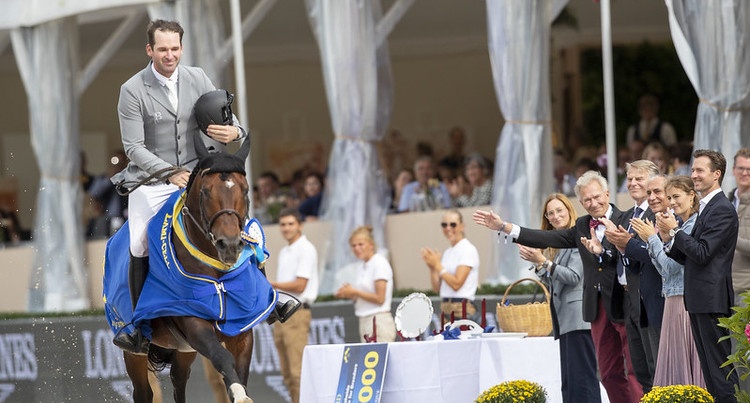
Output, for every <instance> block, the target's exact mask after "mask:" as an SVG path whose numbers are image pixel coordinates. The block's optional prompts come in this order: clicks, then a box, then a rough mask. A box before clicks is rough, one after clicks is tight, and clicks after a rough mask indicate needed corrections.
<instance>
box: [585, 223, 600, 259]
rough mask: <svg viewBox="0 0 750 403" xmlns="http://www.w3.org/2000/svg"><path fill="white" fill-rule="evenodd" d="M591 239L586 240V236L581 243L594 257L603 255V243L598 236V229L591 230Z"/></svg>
mask: <svg viewBox="0 0 750 403" xmlns="http://www.w3.org/2000/svg"><path fill="white" fill-rule="evenodd" d="M590 232H591V238H586V237H584V236H582V237H581V243H582V244H583V246H584V247H585V248H586V250H588V251H589V252H591V253H592V254H594V255H597V256H598V255H601V254H602V251H604V247H602V243H601V242H600V241H599V238H598V237H597V236H596V229H595V228H591V231H590Z"/></svg>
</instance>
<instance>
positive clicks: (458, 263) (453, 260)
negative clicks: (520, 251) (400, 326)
mask: <svg viewBox="0 0 750 403" xmlns="http://www.w3.org/2000/svg"><path fill="white" fill-rule="evenodd" d="M440 226H441V227H442V228H443V235H444V236H445V238H446V239H447V240H448V243H449V244H450V248H448V249H446V250H445V252H443V253H442V254H441V253H440V252H438V251H437V250H436V249H432V248H422V251H421V252H422V259H423V260H424V262H425V263H426V264H427V267H429V269H430V282H431V283H432V289H433V290H435V291H436V292H438V293H440V297H441V299H442V303H441V304H440V310H441V311H442V313H443V322H450V321H451V314H452V315H453V318H452V319H455V320H459V319H462V315H463V304H464V303H466V317H467V319H472V320H474V321H477V320H479V319H480V318H478V317H477V315H476V313H477V311H476V307H475V306H474V303H473V301H474V297H475V295H476V293H477V287H478V286H479V252H477V248H476V247H475V246H474V245H472V243H471V242H469V240H468V239H466V236H465V234H464V222H463V217H462V216H461V213H460V212H459V211H458V210H455V209H453V210H448V211H446V212H445V214H443V219H442V221H441V222H440Z"/></svg>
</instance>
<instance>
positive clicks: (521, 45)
mask: <svg viewBox="0 0 750 403" xmlns="http://www.w3.org/2000/svg"><path fill="white" fill-rule="evenodd" d="M566 3H567V0H554V1H553V0H525V1H517V0H488V1H487V35H488V41H489V53H490V62H491V65H492V77H493V82H494V84H495V93H496V95H497V99H498V103H499V104H500V110H501V112H502V114H503V117H504V119H505V125H504V126H503V129H502V131H501V133H500V139H499V141H498V145H497V149H496V153H495V173H494V179H493V195H492V205H493V208H495V209H496V211H497V212H498V213H499V214H500V216H501V217H503V218H504V219H507V220H509V221H510V222H512V223H516V224H519V225H522V226H529V227H532V228H537V227H538V226H539V223H540V222H541V218H540V214H541V209H542V202H543V201H544V198H545V197H546V195H547V194H549V193H550V192H551V191H552V189H553V176H552V142H551V128H552V121H551V119H552V117H551V113H550V89H549V48H550V46H549V45H550V26H551V23H552V19H553V18H554V16H555V15H557V13H559V11H560V10H562V8H563V7H564V5H565V4H566ZM553 13H554V14H553ZM493 236H495V235H494V234H493ZM495 256H496V259H495V260H496V264H494V265H486V266H484V267H488V268H490V269H489V270H493V271H495V272H494V273H491V274H490V275H489V276H488V277H487V278H488V281H491V282H500V283H508V282H512V281H515V280H517V279H519V278H522V277H528V276H529V273H528V270H527V268H528V267H529V264H528V263H525V262H524V261H523V260H521V258H520V257H519V255H518V249H517V248H516V246H515V245H512V243H510V242H508V243H507V244H506V243H503V242H499V243H498V246H497V249H496V253H495Z"/></svg>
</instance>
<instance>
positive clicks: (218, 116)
mask: <svg viewBox="0 0 750 403" xmlns="http://www.w3.org/2000/svg"><path fill="white" fill-rule="evenodd" d="M232 101H234V95H232V94H230V93H229V91H227V90H221V89H219V90H213V91H209V92H207V93H205V94H203V95H201V96H200V98H198V100H197V101H195V106H194V107H193V112H194V113H195V120H196V122H197V123H198V127H200V129H201V131H202V132H203V134H208V133H207V132H206V131H207V130H208V125H213V124H217V125H231V124H232Z"/></svg>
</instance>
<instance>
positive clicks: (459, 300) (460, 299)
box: [443, 298, 468, 302]
mask: <svg viewBox="0 0 750 403" xmlns="http://www.w3.org/2000/svg"><path fill="white" fill-rule="evenodd" d="M464 301H468V299H466V298H443V302H464Z"/></svg>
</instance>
